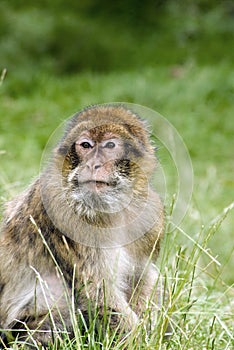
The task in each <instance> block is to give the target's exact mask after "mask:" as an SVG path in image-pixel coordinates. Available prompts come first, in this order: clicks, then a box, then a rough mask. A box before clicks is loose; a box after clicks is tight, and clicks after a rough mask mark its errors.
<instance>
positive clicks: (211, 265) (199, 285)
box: [0, 62, 234, 350]
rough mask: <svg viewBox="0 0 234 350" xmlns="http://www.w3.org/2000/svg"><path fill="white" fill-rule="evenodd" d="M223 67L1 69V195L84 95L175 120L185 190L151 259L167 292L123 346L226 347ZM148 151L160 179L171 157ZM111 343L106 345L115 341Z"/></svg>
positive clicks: (31, 165) (229, 126)
mask: <svg viewBox="0 0 234 350" xmlns="http://www.w3.org/2000/svg"><path fill="white" fill-rule="evenodd" d="M233 68H234V67H233V64H232V63H228V62H222V63H220V64H217V65H215V66H197V65H196V64H195V63H194V62H188V63H186V64H184V65H182V66H179V67H178V66H160V67H158V68H157V67H155V68H149V67H148V68H147V67H145V68H142V69H141V70H140V71H139V72H136V71H130V72H118V73H106V74H94V73H80V74H77V75H75V76H72V77H57V78H55V77H51V76H47V75H45V74H43V73H40V72H39V73H37V74H34V75H32V76H27V75H26V78H25V79H24V80H23V81H22V80H16V79H14V78H13V77H11V76H10V75H9V76H7V77H6V79H5V81H4V82H3V84H2V85H1V86H0V98H1V104H0V162H1V172H0V196H1V202H2V203H3V202H4V201H5V200H6V199H9V198H11V197H12V196H13V195H15V194H16V193H18V192H19V191H21V190H22V189H23V188H24V187H25V186H27V184H28V183H29V182H30V181H31V179H32V177H34V176H36V175H37V174H38V172H39V170H40V160H41V156H42V153H43V150H44V148H45V145H46V142H47V140H48V138H49V137H50V135H51V134H52V132H53V131H54V130H55V128H56V127H57V126H58V125H59V124H60V123H61V122H62V121H63V120H64V119H66V118H68V117H69V116H70V115H72V114H73V113H75V112H76V111H77V110H80V109H81V108H83V107H85V106H87V105H90V104H95V103H104V102H113V101H124V102H131V103H136V104H141V105H144V106H147V107H149V108H152V109H154V110H156V111H158V112H159V113H161V114H162V115H163V116H164V117H165V118H167V119H168V120H169V121H170V122H171V123H172V124H173V125H174V126H175V127H176V129H177V130H178V132H179V134H180V135H181V137H182V138H183V140H184V142H185V144H186V146H187V148H188V150H189V152H190V156H191V160H192V163H193V169H194V191H193V198H192V201H191V203H190V204H189V208H188V214H187V216H186V217H185V219H184V221H183V222H182V223H181V224H180V227H179V228H178V229H177V230H174V231H172V232H171V230H170V229H169V227H168V228H167V232H168V233H167V234H166V238H165V243H164V247H163V251H162V254H161V259H160V261H159V262H158V266H159V267H160V269H161V271H162V273H163V275H164V277H165V278H166V281H167V284H168V289H169V291H170V304H169V308H168V309H166V310H163V311H162V315H161V316H162V317H161V318H160V317H159V321H158V327H157V328H155V330H154V331H153V332H152V334H151V335H150V336H149V337H147V336H146V334H142V329H141V328H139V329H138V330H137V331H136V333H135V334H134V335H132V337H130V338H129V339H128V341H129V342H130V344H131V345H130V346H129V349H152V350H153V349H155V348H156V349H157V348H158V349H232V348H234V338H233V334H234V329H233V319H234V304H233V295H234V291H233V283H234V275H233V265H234V244H233V233H232V228H233V225H234V220H233V210H231V209H230V210H228V213H226V211H225V213H224V212H223V211H224V209H225V208H226V207H229V206H230V205H231V203H232V202H233V198H234V181H233V146H234V144H233V131H234V130H233V114H234V103H233V92H234V80H233V75H232V72H233ZM158 157H159V160H160V163H161V166H162V167H163V169H164V170H165V174H166V176H168V178H169V177H170V176H169V175H170V172H171V171H172V170H171V168H170V167H171V163H170V161H169V159H168V154H167V152H165V150H164V149H163V147H162V146H161V145H160V147H159V150H158ZM173 185H174V182H173V181H172V183H170V181H169V180H168V186H169V188H168V197H167V203H166V205H167V214H168V218H169V217H170V215H169V214H170V202H171V201H172V197H173V193H174V192H177V188H176V186H174V187H173ZM172 315H173V316H172ZM166 317H168V318H170V319H171V320H172V324H173V328H174V330H175V333H174V335H173V336H172V338H171V340H170V341H169V342H163V340H162V337H161V335H160V334H161V333H160V329H161V328H162V327H163V322H164V320H165V319H166ZM143 333H144V332H143ZM91 336H92V334H91V335H90V337H91ZM109 336H110V337H111V335H109ZM106 339H109V338H106ZM134 339H137V341H136V340H134ZM76 341H77V342H79V343H80V344H81V345H80V347H78V345H74V346H73V347H72V345H71V344H69V343H68V344H67V345H66V346H65V348H66V349H73V348H74V349H75V348H80V349H85V348H89V349H101V348H102V347H101V345H100V344H98V343H97V344H96V343H95V340H93V341H94V343H93V345H92V347H85V346H86V345H85V342H84V340H83V339H82V338H79V334H78V333H77V337H76ZM103 341H104V342H106V340H103ZM120 343H121V342H120ZM120 343H118V344H116V346H115V348H116V349H121V348H123V346H122V345H121V344H120ZM90 346H91V345H90ZM121 346H122V347H121ZM13 348H14V349H17V346H16V345H15V346H13ZM104 348H108V346H107V345H106V347H104ZM54 349H55V347H54Z"/></svg>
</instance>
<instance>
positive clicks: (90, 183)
mask: <svg viewBox="0 0 234 350" xmlns="http://www.w3.org/2000/svg"><path fill="white" fill-rule="evenodd" d="M80 184H81V185H88V186H92V187H95V188H102V187H106V186H110V183H109V182H106V181H96V180H88V181H84V182H81V183H80Z"/></svg>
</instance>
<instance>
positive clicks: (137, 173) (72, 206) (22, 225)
mask: <svg viewBox="0 0 234 350" xmlns="http://www.w3.org/2000/svg"><path fill="white" fill-rule="evenodd" d="M156 163H157V161H156V157H155V154H154V147H153V145H151V142H150V138H149V132H148V129H147V127H146V126H145V123H144V122H143V121H142V120H141V119H140V117H138V116H137V115H136V114H135V113H134V112H132V111H131V110H129V109H128V108H126V107H125V106H124V105H115V104H113V105H111V104H107V105H96V106H91V107H88V108H86V109H84V110H83V111H81V112H79V113H77V114H76V115H75V116H74V117H72V118H71V119H70V120H69V122H68V124H67V127H66V130H65V132H64V135H63V137H62V139H61V140H60V141H59V143H58V144H57V146H56V147H55V149H54V150H53V153H52V156H51V158H50V159H49V161H48V164H47V166H46V167H45V169H44V170H43V171H42V173H41V174H40V176H39V178H38V179H36V180H35V182H34V183H33V184H32V185H31V186H30V187H29V188H28V189H27V190H26V191H25V192H24V193H22V194H20V195H19V196H18V197H16V198H15V199H13V200H12V201H10V202H9V203H7V205H6V209H5V213H4V216H3V220H2V225H1V234H0V329H13V330H14V329H15V330H19V331H18V334H17V336H18V337H19V339H21V338H22V339H26V338H27V335H28V334H29V333H28V332H29V330H32V332H33V337H34V339H36V341H38V342H40V343H42V344H48V343H49V342H53V341H54V337H56V334H57V333H56V332H59V331H61V332H62V331H64V327H65V328H66V330H67V331H68V332H71V334H72V333H73V324H72V316H71V313H72V311H74V310H75V313H77V315H78V314H79V315H80V314H81V315H83V319H84V320H85V321H86V322H90V320H89V312H88V309H89V307H90V305H93V306H97V307H98V315H99V318H100V320H101V319H102V315H103V312H104V310H105V312H107V313H108V315H109V319H110V321H109V323H110V327H111V328H113V329H115V328H116V327H120V328H121V329H123V330H125V331H131V330H133V329H134V328H135V327H136V326H137V325H138V324H139V322H140V320H141V317H142V315H143V313H144V310H145V309H146V304H147V303H148V302H149V300H152V301H153V303H152V304H154V308H155V310H154V314H155V315H156V314H157V307H155V305H156V304H157V305H158V307H159V308H160V306H161V302H162V301H161V295H162V290H161V286H160V283H159V274H158V272H157V269H156V267H155V265H154V263H155V261H156V259H157V257H158V254H159V250H160V241H161V239H162V237H163V231H164V209H163V205H162V203H161V200H160V198H159V195H158V194H157V193H156V192H155V191H154V190H153V189H152V186H151V184H150V179H151V177H152V174H153V172H154V170H155V166H156ZM152 315H153V313H152ZM152 317H154V316H152ZM155 317H156V316H155ZM21 329H22V331H21V332H20V330H21ZM43 331H44V332H43ZM16 333H17V332H16Z"/></svg>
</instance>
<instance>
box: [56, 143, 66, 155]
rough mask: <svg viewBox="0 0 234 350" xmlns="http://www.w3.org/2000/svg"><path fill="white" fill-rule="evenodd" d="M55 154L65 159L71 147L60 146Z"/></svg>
mask: <svg viewBox="0 0 234 350" xmlns="http://www.w3.org/2000/svg"><path fill="white" fill-rule="evenodd" d="M55 152H56V153H59V154H61V156H64V157H65V156H66V155H67V154H68V152H69V147H68V146H67V145H58V147H57V148H56V149H55Z"/></svg>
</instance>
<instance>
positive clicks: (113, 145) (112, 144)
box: [104, 141, 115, 148]
mask: <svg viewBox="0 0 234 350" xmlns="http://www.w3.org/2000/svg"><path fill="white" fill-rule="evenodd" d="M104 148H115V143H114V142H113V141H108V142H107V143H106V144H105V145H104Z"/></svg>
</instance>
